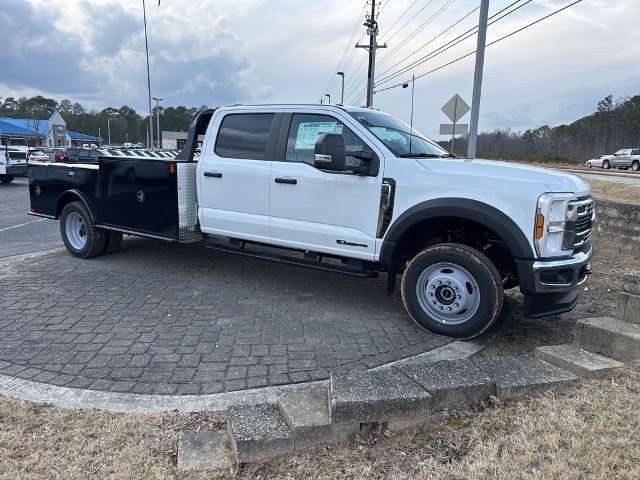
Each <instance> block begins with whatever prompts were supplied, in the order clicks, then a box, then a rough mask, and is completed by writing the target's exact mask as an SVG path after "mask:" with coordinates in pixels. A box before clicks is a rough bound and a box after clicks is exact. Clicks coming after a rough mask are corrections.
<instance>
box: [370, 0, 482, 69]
mask: <svg viewBox="0 0 640 480" xmlns="http://www.w3.org/2000/svg"><path fill="white" fill-rule="evenodd" d="M479 8H480V5H478V6H477V7H476V8H474V9H473V10H471V11H470V12H469V13H467V14H466V15H465V16H463V17H462V18H460V19H459V20H458V21H456V22H455V23H452V24H451V25H449V26H448V27H447V28H445V29H444V30H442V31H441V32H440V33H439V34H437V35H436V36H435V37H433V38H432V39H431V40H429V41H428V42H427V43H425V44H424V45H422V46H421V47H419V48H417V49H416V50H414V51H413V53H411V54H409V55H407V56H406V57H404V58H403V59H402V60H400V61H398V62H396V63H395V64H393V65H392V66H391V67H389V68H388V69H387V70H385V71H384V72H382V73H381V74H380V76H384V75H385V74H387V73H389V72H390V71H391V70H393V69H394V68H396V67H397V66H398V65H400V64H401V63H403V62H404V61H405V60H408V59H409V58H411V57H413V56H414V55H415V54H416V53H418V52H419V51H420V50H422V49H424V48H426V47H428V46H429V45H431V44H432V43H433V42H434V41H436V40H437V39H438V38H440V37H441V36H442V35H444V34H446V33H448V32H450V31H451V30H453V29H454V28H455V27H457V26H458V25H459V24H460V23H462V22H464V21H465V20H466V19H467V18H469V17H470V16H471V15H473V14H474V13H475V12H477V11H478V9H479Z"/></svg>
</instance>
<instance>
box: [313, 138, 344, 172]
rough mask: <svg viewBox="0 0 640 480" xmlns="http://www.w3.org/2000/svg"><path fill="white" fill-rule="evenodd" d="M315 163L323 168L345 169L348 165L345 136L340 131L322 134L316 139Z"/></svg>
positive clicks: (317, 166)
mask: <svg viewBox="0 0 640 480" xmlns="http://www.w3.org/2000/svg"><path fill="white" fill-rule="evenodd" d="M313 165H314V166H315V167H316V168H319V169H322V170H336V171H342V170H344V169H345V168H346V165H347V150H346V148H345V146H344V137H343V136H342V135H340V134H338V133H323V134H322V135H320V136H319V137H318V140H316V146H315V149H314V156H313Z"/></svg>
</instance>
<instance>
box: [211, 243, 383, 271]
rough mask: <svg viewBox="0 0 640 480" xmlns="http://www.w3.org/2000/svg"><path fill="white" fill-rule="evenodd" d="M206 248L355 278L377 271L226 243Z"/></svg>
mask: <svg viewBox="0 0 640 480" xmlns="http://www.w3.org/2000/svg"><path fill="white" fill-rule="evenodd" d="M207 248H210V249H211V250H216V251H218V252H224V253H233V254H236V255H241V256H243V257H251V258H258V259H260V260H269V261H271V262H277V263H283V264H285V265H295V266H298V267H305V268H311V269H313V270H321V271H323V272H333V273H339V274H341V275H347V276H349V277H356V278H377V277H378V272H374V271H372V270H364V269H358V268H350V267H342V266H338V265H328V264H322V263H319V262H315V261H311V260H305V259H301V258H293V257H287V256H285V255H277V254H271V253H267V252H257V251H252V250H247V249H246V248H234V247H228V246H226V245H218V244H209V245H207Z"/></svg>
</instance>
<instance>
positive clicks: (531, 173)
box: [417, 158, 591, 197]
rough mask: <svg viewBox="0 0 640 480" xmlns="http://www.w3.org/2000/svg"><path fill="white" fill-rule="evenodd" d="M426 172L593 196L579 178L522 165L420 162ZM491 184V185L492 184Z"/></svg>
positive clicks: (427, 159) (479, 162) (455, 159)
mask: <svg viewBox="0 0 640 480" xmlns="http://www.w3.org/2000/svg"><path fill="white" fill-rule="evenodd" d="M417 161H418V163H420V165H422V166H423V167H424V168H425V169H427V170H430V171H433V172H449V173H453V172H454V171H457V172H456V173H460V174H464V175H465V176H477V177H485V178H491V179H492V180H493V182H495V181H504V182H508V181H510V180H517V181H518V182H525V183H530V184H532V185H536V186H537V188H538V189H539V188H540V187H541V186H542V185H544V187H545V190H544V191H545V192H563V193H574V194H575V195H576V196H578V197H583V196H586V195H590V194H591V185H589V183H587V182H586V181H585V180H583V179H582V178H581V177H579V176H578V175H574V174H571V173H565V172H562V171H560V170H554V169H550V168H542V167H533V166H528V165H523V164H519V163H511V162H502V161H497V160H480V159H477V160H465V159H457V158H447V159H431V158H424V159H422V158H421V159H417ZM493 182H490V183H493Z"/></svg>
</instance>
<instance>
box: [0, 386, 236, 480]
mask: <svg viewBox="0 0 640 480" xmlns="http://www.w3.org/2000/svg"><path fill="white" fill-rule="evenodd" d="M223 424H224V418H223V417H222V416H220V415H214V414H203V413H195V414H178V413H168V414H162V415H160V414H157V415H139V414H116V413H108V412H97V411H83V410H68V409H63V408H57V407H53V406H50V405H45V404H35V403H28V402H19V401H15V400H9V399H5V398H2V397H0V478H2V479H11V480H16V479H21V480H22V479H24V480H28V479H52V478H55V479H65V480H67V479H70V480H71V479H87V478H96V479H128V478H132V479H133V478H136V479H138V478H140V479H142V478H149V479H156V478H157V479H165V478H166V479H170V478H185V479H186V478H194V479H196V478H211V476H210V475H209V476H204V475H203V476H188V475H187V476H182V477H176V469H175V466H174V463H175V455H176V440H177V436H178V432H180V431H184V430H202V429H211V428H221V426H222V425H223Z"/></svg>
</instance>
